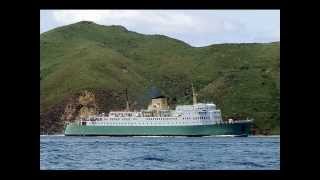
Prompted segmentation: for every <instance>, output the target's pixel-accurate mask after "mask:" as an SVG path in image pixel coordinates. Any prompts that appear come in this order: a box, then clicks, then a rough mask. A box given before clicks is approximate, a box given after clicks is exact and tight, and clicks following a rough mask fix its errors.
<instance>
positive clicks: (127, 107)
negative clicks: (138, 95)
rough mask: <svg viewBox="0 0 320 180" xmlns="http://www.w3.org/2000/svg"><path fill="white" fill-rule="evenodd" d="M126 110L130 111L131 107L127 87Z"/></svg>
mask: <svg viewBox="0 0 320 180" xmlns="http://www.w3.org/2000/svg"><path fill="white" fill-rule="evenodd" d="M126 103H127V106H126V111H130V107H129V98H128V89H127V88H126Z"/></svg>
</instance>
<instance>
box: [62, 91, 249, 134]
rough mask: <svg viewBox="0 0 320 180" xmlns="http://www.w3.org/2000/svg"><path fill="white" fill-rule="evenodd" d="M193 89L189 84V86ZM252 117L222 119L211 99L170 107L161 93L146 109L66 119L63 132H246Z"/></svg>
mask: <svg viewBox="0 0 320 180" xmlns="http://www.w3.org/2000/svg"><path fill="white" fill-rule="evenodd" d="M192 90H193V88H192ZM251 124H252V120H249V119H247V120H232V119H229V120H228V121H223V120H222V117H221V111H220V110H219V109H217V108H216V105H215V104H213V103H197V98H196V94H195V92H194V90H193V104H192V105H178V106H176V108H175V110H170V109H169V106H168V103H167V99H166V97H164V96H158V97H153V98H152V101H151V103H150V105H149V106H148V108H147V109H143V110H140V111H130V109H129V105H128V101H127V108H126V110H124V111H110V112H109V113H108V115H106V114H104V113H102V114H98V115H93V116H88V117H87V118H83V119H79V120H76V121H75V122H70V123H68V124H67V125H66V127H65V132H64V134H65V135H66V136H219V135H220V136H248V135H249V133H250V127H251Z"/></svg>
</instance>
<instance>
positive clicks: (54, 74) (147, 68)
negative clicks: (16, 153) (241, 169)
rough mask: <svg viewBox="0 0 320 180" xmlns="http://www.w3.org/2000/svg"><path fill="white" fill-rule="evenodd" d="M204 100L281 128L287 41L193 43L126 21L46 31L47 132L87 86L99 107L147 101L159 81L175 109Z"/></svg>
mask: <svg viewBox="0 0 320 180" xmlns="http://www.w3.org/2000/svg"><path fill="white" fill-rule="evenodd" d="M191 82H192V83H193V84H194V86H195V87H196V89H197V91H198V94H199V101H202V102H205V101H208V102H209V101H211V102H214V103H215V104H217V106H218V107H219V108H221V110H222V113H223V118H228V117H239V118H246V117H252V118H254V119H255V124H256V125H257V127H258V128H259V129H271V130H272V132H273V133H279V132H280V128H279V126H280V84H279V83H280V42H276V43H265V44H256V43H254V44H220V45H211V46H206V47H192V46H190V45H188V44H186V43H184V42H182V41H179V40H176V39H173V38H170V37H166V36H162V35H143V34H139V33H135V32H131V31H128V30H127V29H125V28H124V27H121V26H103V25H98V24H95V23H93V22H87V21H82V22H78V23H75V24H71V25H68V26H63V27H59V28H56V29H53V30H51V31H48V32H45V33H42V34H41V35H40V84H41V86H40V88H41V89H40V117H41V119H40V130H41V132H48V133H55V132H62V130H63V118H61V114H62V113H63V112H64V111H65V110H64V109H65V106H66V104H68V103H70V102H73V101H75V100H74V99H75V97H76V96H77V95H79V93H81V92H83V91H84V90H89V91H90V92H93V93H94V94H95V96H96V101H97V106H98V109H99V111H109V110H110V109H121V108H124V107H125V101H124V100H125V99H124V94H123V92H124V89H125V88H128V91H129V99H130V104H131V106H132V107H133V108H136V109H139V108H142V107H146V106H147V103H148V101H149V97H150V92H151V89H152V87H156V88H157V89H158V90H160V91H161V93H162V94H163V95H166V96H168V97H169V103H170V105H171V107H174V106H175V105H176V104H177V103H178V104H180V103H191V101H192V97H191Z"/></svg>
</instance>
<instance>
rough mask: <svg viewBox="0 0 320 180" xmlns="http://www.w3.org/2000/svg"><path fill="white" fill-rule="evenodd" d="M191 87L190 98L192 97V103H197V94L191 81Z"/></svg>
mask: <svg viewBox="0 0 320 180" xmlns="http://www.w3.org/2000/svg"><path fill="white" fill-rule="evenodd" d="M191 87H192V99H193V104H197V95H198V94H196V93H195V91H194V88H193V84H192V83H191Z"/></svg>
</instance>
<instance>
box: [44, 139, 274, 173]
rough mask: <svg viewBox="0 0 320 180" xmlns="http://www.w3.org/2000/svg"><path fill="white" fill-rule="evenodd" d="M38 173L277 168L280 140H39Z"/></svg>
mask: <svg viewBox="0 0 320 180" xmlns="http://www.w3.org/2000/svg"><path fill="white" fill-rule="evenodd" d="M40 169H41V170H280V137H279V136H276V137H254V136H252V137H105V136H101V137H70V136H40Z"/></svg>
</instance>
